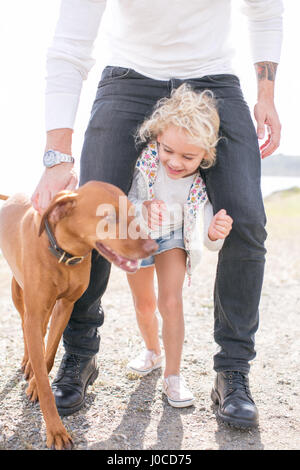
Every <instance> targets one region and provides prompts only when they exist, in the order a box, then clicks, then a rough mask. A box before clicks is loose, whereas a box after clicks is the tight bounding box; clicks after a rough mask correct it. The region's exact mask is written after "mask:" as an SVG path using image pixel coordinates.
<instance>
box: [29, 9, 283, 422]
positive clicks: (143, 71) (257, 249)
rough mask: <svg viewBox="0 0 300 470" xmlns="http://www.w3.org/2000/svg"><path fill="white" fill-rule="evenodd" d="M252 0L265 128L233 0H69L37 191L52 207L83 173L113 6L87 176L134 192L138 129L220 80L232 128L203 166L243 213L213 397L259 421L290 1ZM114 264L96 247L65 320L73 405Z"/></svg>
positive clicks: (235, 414) (231, 414)
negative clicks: (249, 88) (272, 173)
mask: <svg viewBox="0 0 300 470" xmlns="http://www.w3.org/2000/svg"><path fill="white" fill-rule="evenodd" d="M244 8H245V13H246V15H247V16H248V20H249V30H250V39H251V43H252V50H253V62H254V64H255V69H256V73H257V80H258V97H257V104H256V106H255V113H254V114H255V118H256V121H257V129H256V131H255V128H254V126H253V122H252V120H251V117H250V113H249V109H248V107H247V104H246V103H245V101H244V99H243V96H242V92H241V89H240V84H239V79H238V78H237V77H236V76H235V75H234V72H233V70H232V67H231V60H230V59H231V55H232V53H231V49H230V47H229V45H228V34H229V29H230V0H197V1H196V0H193V1H192V0H190V1H189V2H183V1H182V0H176V1H173V2H169V1H168V0H152V1H151V2H149V1H148V0H107V1H105V0H62V4H61V11H60V18H59V21H58V24H57V28H56V32H55V36H54V41H53V44H52V46H51V47H50V49H49V54H48V80H47V94H46V124H47V144H46V151H48V150H50V149H51V150H54V151H55V154H54V155H53V154H50V157H49V154H47V153H46V156H45V158H44V162H45V165H46V167H47V168H46V169H45V172H44V173H43V175H42V178H41V180H40V182H39V184H38V187H37V188H36V190H35V193H34V194H33V196H32V202H33V204H34V207H35V208H36V209H37V210H39V211H40V212H42V211H43V210H44V209H45V208H46V207H47V205H48V203H49V201H50V199H51V198H52V197H53V196H54V194H55V193H56V192H57V191H59V190H61V189H65V188H74V187H75V186H76V184H77V179H76V175H75V173H74V169H73V159H72V157H71V141H72V132H73V131H72V129H73V126H74V119H75V115H76V110H77V106H78V101H79V96H80V90H81V85H82V80H83V79H85V78H86V76H87V74H88V71H89V70H90V68H91V66H92V65H93V61H92V59H91V50H92V46H93V42H94V40H95V38H96V36H97V31H98V27H99V24H100V21H101V18H102V15H103V21H102V22H101V29H102V49H101V50H102V53H103V56H104V57H102V61H104V62H105V63H106V64H107V67H106V68H105V69H104V71H103V74H102V78H101V81H100V83H99V87H98V90H97V94H96V99H95V102H94V105H93V108H92V112H91V118H90V121H89V124H88V127H87V131H86V134H85V139H84V144H83V149H82V155H81V169H80V184H81V185H82V184H84V183H85V182H86V181H88V180H91V179H98V180H102V181H107V182H110V183H113V184H115V185H117V186H119V187H120V188H121V189H122V190H123V191H124V192H125V193H128V190H129V188H130V184H131V179H132V174H133V170H134V166H135V162H136V159H137V156H138V150H137V149H136V148H135V145H134V138H133V134H134V131H135V129H136V127H137V126H138V125H139V124H140V123H141V122H142V121H143V120H144V118H145V116H147V115H149V114H150V113H151V111H152V108H153V106H154V104H155V103H156V102H157V100H159V99H161V98H162V97H165V96H170V93H171V91H172V89H173V88H174V87H178V86H179V85H180V84H181V83H182V82H184V81H186V82H188V83H190V85H191V86H192V87H193V88H194V89H195V90H197V91H199V92H200V91H202V90H204V89H211V90H212V92H213V93H214V96H215V98H216V99H217V102H218V107H219V113H220V120H221V126H220V134H221V136H222V137H223V138H222V139H221V140H220V143H219V145H218V149H217V164H216V166H215V167H213V168H212V169H210V170H208V171H206V172H204V173H203V177H204V178H205V181H206V185H207V190H208V194H209V197H210V200H211V202H212V204H213V208H214V211H215V212H217V211H218V210H220V209H221V208H223V207H224V208H225V209H226V210H227V212H228V214H230V215H231V217H232V218H233V220H234V224H233V229H232V231H231V234H230V236H229V237H228V239H227V240H226V242H225V244H224V247H223V249H222V250H221V252H220V255H219V261H218V268H217V274H216V282H215V291H214V303H215V324H214V337H215V341H216V343H217V344H218V346H219V351H218V352H217V354H216V355H215V356H214V369H215V371H216V373H217V375H216V382H215V385H214V388H213V391H212V399H213V400H214V402H215V403H218V405H219V406H218V414H219V416H220V417H221V418H222V419H223V420H224V421H226V422H228V423H230V424H233V425H236V426H244V427H248V426H249V427H252V426H256V425H257V424H258V412H257V408H256V406H255V404H254V401H253V399H252V397H251V394H250V390H249V383H248V373H249V367H250V366H249V361H250V360H252V359H253V358H254V357H255V350H254V335H255V332H256V330H257V327H258V305H259V299H260V294H261V287H262V282H263V271H264V261H265V248H264V241H265V238H266V232H265V228H264V227H265V213H264V207H263V201H262V196H261V190H260V157H266V156H268V155H270V154H271V153H272V152H274V150H275V149H276V148H277V147H278V145H279V141H280V123H279V118H278V115H277V112H276V109H275V105H274V81H275V74H276V68H277V64H278V62H279V56H280V48H281V37H282V10H283V8H282V2H281V0H244ZM266 126H267V128H268V130H269V136H268V139H267V141H266V144H265V145H264V147H263V149H262V154H261V155H260V152H259V147H258V139H257V137H259V138H263V137H264V134H265V127H266ZM59 152H61V153H62V154H65V155H66V156H61V154H60V153H59ZM47 157H48V158H47ZM109 273H110V265H109V263H108V262H107V261H106V260H104V259H103V258H102V257H101V256H99V255H98V254H96V253H93V263H92V269H91V279H90V285H89V287H88V289H87V291H86V292H85V294H84V295H83V296H82V297H81V298H80V299H79V300H78V301H77V303H76V304H75V306H74V310H73V313H72V316H71V319H70V322H69V324H68V326H67V328H66V330H65V332H64V346H65V349H66V353H65V355H64V358H63V361H62V364H61V366H60V369H59V372H58V375H57V377H56V379H55V380H54V383H53V391H54V394H55V398H56V403H57V406H58V410H59V412H60V413H61V414H71V413H73V412H74V411H77V410H78V409H80V408H81V407H82V406H83V404H84V399H85V392H86V388H87V386H88V385H89V383H91V381H92V380H94V378H95V376H96V374H97V366H96V359H95V358H96V354H97V352H98V349H99V342H100V338H99V335H98V330H97V327H99V326H100V325H101V324H102V323H103V318H104V316H103V315H104V314H103V310H102V308H101V303H100V301H101V297H102V295H103V293H104V291H105V289H106V285H107V282H108V278H109Z"/></svg>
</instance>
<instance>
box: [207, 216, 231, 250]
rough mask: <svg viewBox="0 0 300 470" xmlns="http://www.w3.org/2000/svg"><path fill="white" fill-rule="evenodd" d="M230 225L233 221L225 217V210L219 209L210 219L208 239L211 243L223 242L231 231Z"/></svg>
mask: <svg viewBox="0 0 300 470" xmlns="http://www.w3.org/2000/svg"><path fill="white" fill-rule="evenodd" d="M232 223H233V220H232V218H231V217H230V216H229V215H227V213H226V210H225V209H221V210H220V211H219V212H217V213H216V214H215V215H214V217H213V218H212V221H211V223H210V226H209V228H208V238H209V239H210V240H211V241H213V242H214V241H216V240H220V239H222V240H223V239H224V238H226V237H227V235H228V234H229V232H230V231H231V229H232Z"/></svg>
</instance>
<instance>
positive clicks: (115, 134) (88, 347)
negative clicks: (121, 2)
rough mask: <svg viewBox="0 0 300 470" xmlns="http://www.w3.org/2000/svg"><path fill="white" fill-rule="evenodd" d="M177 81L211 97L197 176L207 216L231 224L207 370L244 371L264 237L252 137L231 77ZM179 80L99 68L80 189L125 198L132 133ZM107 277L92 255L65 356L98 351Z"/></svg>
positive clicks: (133, 152) (250, 352)
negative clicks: (209, 139) (114, 189)
mask: <svg viewBox="0 0 300 470" xmlns="http://www.w3.org/2000/svg"><path fill="white" fill-rule="evenodd" d="M185 81H186V82H188V83H189V84H190V85H191V86H192V87H193V88H194V89H195V90H197V91H202V90H205V89H210V90H212V92H213V93H214V96H215V98H216V100H217V104H218V109H219V114H220V120H221V126H220V135H221V137H222V138H221V140H220V142H219V144H218V148H217V164H216V165H215V166H214V167H213V168H211V169H209V170H206V171H205V172H203V178H204V179H205V181H206V185H207V191H208V195H209V198H210V200H211V202H212V205H213V208H214V211H215V212H217V211H219V210H220V209H222V208H225V209H226V210H227V213H228V214H229V215H230V216H231V217H232V218H233V220H234V223H233V228H232V231H231V232H230V235H229V236H228V237H227V239H226V240H225V243H224V246H223V248H222V250H221V252H220V254H219V259H218V267H217V273H216V281H215V289H214V306H215V308H214V313H215V322H214V338H215V341H216V343H217V344H218V346H219V350H218V352H217V353H216V355H215V356H214V369H215V370H216V371H222V370H230V369H231V370H239V371H241V372H244V373H247V372H248V371H249V361H250V360H251V359H253V358H254V357H255V350H254V335H255V332H256V330H257V328H258V306H259V300H260V294H261V287H262V282H263V272H264V262H265V248H264V241H265V239H266V231H265V223H266V218H265V212H264V206H263V200H262V195H261V189H260V173H261V163H260V154H259V148H258V141H257V136H256V132H255V128H254V125H253V122H252V119H251V116H250V112H249V109H248V106H247V104H246V103H245V101H244V98H243V95H242V91H241V88H240V83H239V80H238V78H237V77H236V76H235V75H213V76H206V77H202V78H199V79H190V80H185ZM182 82H183V81H182V80H179V79H171V80H168V81H159V80H153V79H151V78H147V77H145V76H143V75H141V74H139V73H137V72H135V71H134V70H131V69H125V68H121V67H110V66H109V67H106V68H105V69H104V71H103V74H102V77H101V81H100V83H99V86H98V90H97V94H96V99H95V102H94V104H93V108H92V112H91V117H90V121H89V123H88V127H87V131H86V134H85V140H84V145H83V149H82V155H81V170H80V184H81V185H82V184H84V183H86V182H87V181H89V180H95V179H96V180H101V181H106V182H109V183H112V184H115V185H116V186H118V187H120V188H121V189H122V190H123V191H124V192H125V193H126V194H127V193H128V191H129V188H130V184H131V180H132V174H133V171H134V166H135V163H136V160H137V157H138V154H139V150H138V149H137V148H136V146H135V142H134V132H135V130H136V128H137V126H138V125H139V124H140V123H141V122H142V121H143V120H144V119H145V117H146V116H149V115H150V114H151V112H152V109H153V106H154V104H155V103H156V102H157V100H159V99H161V98H163V97H166V96H170V93H171V91H172V89H173V88H177V87H178V86H179V85H181V83H182ZM109 274H110V264H109V263H108V262H107V261H106V260H105V259H104V258H102V257H101V256H100V255H98V254H97V253H96V252H93V258H92V271H91V280H90V284H89V287H88V289H87V291H86V292H85V293H84V294H83V296H82V297H81V298H80V299H79V300H78V301H77V302H76V304H75V306H74V310H73V313H72V316H71V319H70V321H69V324H68V326H67V328H66V330H65V332H64V345H65V349H66V351H67V352H69V353H75V354H79V355H82V356H92V355H94V354H96V353H97V352H98V349H99V342H100V337H99V334H98V329H97V327H99V326H100V325H101V324H102V323H103V320H104V314H103V311H102V308H101V303H100V302H101V297H102V295H103V293H104V292H105V289H106V286H107V282H108V279H109ZM191 288H193V287H191Z"/></svg>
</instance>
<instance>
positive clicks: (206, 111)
mask: <svg viewBox="0 0 300 470" xmlns="http://www.w3.org/2000/svg"><path fill="white" fill-rule="evenodd" d="M170 125H173V126H177V127H180V128H182V129H184V130H185V131H186V132H187V133H188V135H189V136H190V143H192V144H194V145H198V146H199V147H201V148H203V149H204V150H205V152H206V154H205V157H204V159H203V160H202V162H201V164H200V167H201V168H209V167H211V166H213V165H214V163H215V159H216V146H217V143H218V141H219V138H218V132H219V126H220V118H219V114H218V111H217V106H216V101H215V99H214V97H213V93H212V92H211V91H209V90H204V91H203V92H201V93H197V92H195V91H193V89H192V88H191V87H190V86H189V85H188V84H186V83H184V84H183V85H181V86H180V87H179V88H177V89H175V90H173V91H172V93H171V96H170V98H162V99H161V100H159V101H158V103H157V104H156V106H155V108H154V111H153V113H152V114H151V116H150V117H149V118H147V119H146V120H145V121H144V122H143V123H142V124H141V126H140V127H139V128H138V130H137V133H136V141H137V143H145V142H149V141H151V140H155V139H156V138H157V136H158V135H159V134H161V133H162V132H164V130H165V129H166V128H167V127H169V126H170Z"/></svg>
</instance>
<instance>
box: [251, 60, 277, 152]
mask: <svg viewBox="0 0 300 470" xmlns="http://www.w3.org/2000/svg"><path fill="white" fill-rule="evenodd" d="M255 70H256V77H257V103H256V105H255V107H254V117H255V119H256V121H257V136H258V138H259V139H264V138H265V126H267V131H268V137H267V139H266V141H265V142H264V144H263V145H262V146H261V147H260V150H261V157H262V158H265V157H268V156H269V155H271V154H272V153H273V152H274V151H275V150H276V149H277V148H278V147H279V144H280V133H281V124H280V121H279V117H278V114H277V111H276V108H275V104H274V89H275V76H276V70H277V63H275V62H267V61H265V62H257V63H256V64H255Z"/></svg>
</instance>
